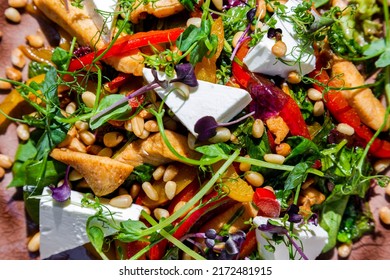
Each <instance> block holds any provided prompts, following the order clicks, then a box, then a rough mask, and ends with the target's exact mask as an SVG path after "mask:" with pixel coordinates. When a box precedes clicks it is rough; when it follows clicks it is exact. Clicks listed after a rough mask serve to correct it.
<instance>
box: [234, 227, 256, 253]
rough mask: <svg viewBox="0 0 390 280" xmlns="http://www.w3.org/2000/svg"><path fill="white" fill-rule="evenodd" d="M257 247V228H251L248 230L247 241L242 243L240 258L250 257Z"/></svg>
mask: <svg viewBox="0 0 390 280" xmlns="http://www.w3.org/2000/svg"><path fill="white" fill-rule="evenodd" d="M256 248H257V240H256V230H255V229H251V230H250V231H248V232H247V234H246V237H245V241H244V243H242V245H241V250H240V254H239V257H238V258H239V259H244V258H246V257H248V256H249V255H250V254H251V253H252V252H253V251H254V250H256Z"/></svg>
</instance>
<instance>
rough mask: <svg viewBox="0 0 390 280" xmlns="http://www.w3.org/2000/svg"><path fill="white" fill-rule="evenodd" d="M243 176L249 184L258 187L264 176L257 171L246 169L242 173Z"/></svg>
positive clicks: (261, 183)
mask: <svg viewBox="0 0 390 280" xmlns="http://www.w3.org/2000/svg"><path fill="white" fill-rule="evenodd" d="M244 178H245V180H247V182H248V183H249V184H250V185H252V186H254V187H260V186H261V185H263V183H264V177H263V175H262V174H260V173H259V172H255V171H247V172H245V174H244Z"/></svg>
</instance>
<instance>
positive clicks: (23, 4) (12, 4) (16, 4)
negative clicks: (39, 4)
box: [8, 0, 27, 8]
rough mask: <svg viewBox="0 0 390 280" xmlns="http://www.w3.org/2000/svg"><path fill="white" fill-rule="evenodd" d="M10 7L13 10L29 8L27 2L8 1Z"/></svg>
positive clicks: (23, 0)
mask: <svg viewBox="0 0 390 280" xmlns="http://www.w3.org/2000/svg"><path fill="white" fill-rule="evenodd" d="M8 5H9V6H10V7H12V8H24V7H26V6H27V0H8Z"/></svg>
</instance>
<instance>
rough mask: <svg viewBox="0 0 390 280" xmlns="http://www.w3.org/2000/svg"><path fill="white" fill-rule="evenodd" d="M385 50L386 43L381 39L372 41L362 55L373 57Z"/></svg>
mask: <svg viewBox="0 0 390 280" xmlns="http://www.w3.org/2000/svg"><path fill="white" fill-rule="evenodd" d="M385 48H386V43H385V40H384V39H383V38H381V39H378V40H375V41H372V42H371V44H369V45H368V47H367V48H366V49H365V50H364V52H363V54H364V55H366V56H375V55H379V54H381V53H383V51H384V50H385Z"/></svg>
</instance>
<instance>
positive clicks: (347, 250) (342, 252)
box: [337, 243, 352, 259]
mask: <svg viewBox="0 0 390 280" xmlns="http://www.w3.org/2000/svg"><path fill="white" fill-rule="evenodd" d="M351 251H352V245H351V244H347V243H344V244H342V245H340V246H339V247H338V248H337V254H338V256H339V257H340V258H343V259H344V258H348V256H349V255H350V254H351Z"/></svg>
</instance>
